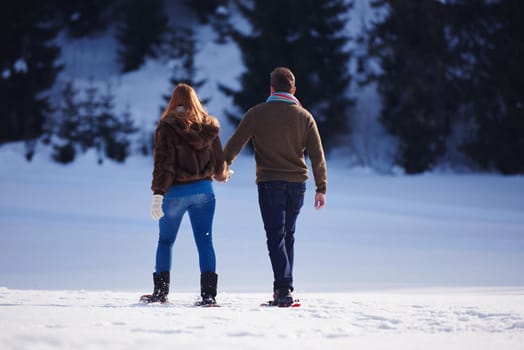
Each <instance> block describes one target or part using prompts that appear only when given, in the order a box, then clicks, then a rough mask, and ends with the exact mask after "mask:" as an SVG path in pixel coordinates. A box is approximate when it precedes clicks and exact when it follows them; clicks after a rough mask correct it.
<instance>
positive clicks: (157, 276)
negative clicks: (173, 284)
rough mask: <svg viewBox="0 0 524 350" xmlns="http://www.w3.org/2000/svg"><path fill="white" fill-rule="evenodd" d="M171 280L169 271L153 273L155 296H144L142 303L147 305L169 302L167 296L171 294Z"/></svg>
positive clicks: (141, 298)
mask: <svg viewBox="0 0 524 350" xmlns="http://www.w3.org/2000/svg"><path fill="white" fill-rule="evenodd" d="M169 280H170V277H169V271H162V272H160V273H153V284H154V289H153V294H146V295H142V297H140V301H141V302H143V303H146V304H149V303H167V302H169V301H168V300H167V295H168V294H169Z"/></svg>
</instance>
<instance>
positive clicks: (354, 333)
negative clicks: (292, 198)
mask: <svg viewBox="0 0 524 350" xmlns="http://www.w3.org/2000/svg"><path fill="white" fill-rule="evenodd" d="M300 296H301V298H302V302H303V306H302V307H301V308H293V309H279V308H267V307H265V308H264V307H260V306H258V304H259V303H260V302H261V301H262V300H265V299H266V298H267V295H266V294H260V293H223V294H221V295H220V300H221V303H222V307H220V308H205V309H203V308H196V307H192V306H191V304H192V303H193V301H195V300H196V299H195V298H196V294H195V293H178V294H175V295H173V296H172V297H171V301H172V304H171V305H154V306H145V305H140V304H137V303H136V300H137V299H136V297H137V295H136V293H130V292H113V291H107V292H94V291H85V290H68V291H46V290H12V289H7V288H1V289H0V328H1V329H2V332H1V333H0V348H1V349H2V350H11V349H13V350H14V349H145V348H170V349H211V348H212V349H217V350H220V349H228V350H229V349H261V350H262V349H264V350H265V349H315V350H316V349H349V348H351V349H373V350H380V349H427V350H432V349H446V350H453V349H457V350H458V349H460V350H465V349H475V350H483V349H485V350H488V349H489V350H491V349H515V350H518V349H522V346H523V345H524V290H523V289H470V290H466V289H460V290H409V291H400V292H399V291H388V292H373V293H370V292H367V293H355V292H351V293H302V294H301V295H300Z"/></svg>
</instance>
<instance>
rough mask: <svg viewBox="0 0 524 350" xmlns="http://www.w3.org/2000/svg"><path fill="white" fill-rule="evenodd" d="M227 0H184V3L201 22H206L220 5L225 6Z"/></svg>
mask: <svg viewBox="0 0 524 350" xmlns="http://www.w3.org/2000/svg"><path fill="white" fill-rule="evenodd" d="M228 1H229V0H184V5H185V6H187V7H188V8H189V9H191V10H193V11H194V12H195V13H196V15H197V16H198V19H199V20H200V22H201V23H204V24H205V23H208V22H209V21H210V17H213V15H214V14H215V12H216V10H217V8H218V7H220V6H226V5H227V3H228Z"/></svg>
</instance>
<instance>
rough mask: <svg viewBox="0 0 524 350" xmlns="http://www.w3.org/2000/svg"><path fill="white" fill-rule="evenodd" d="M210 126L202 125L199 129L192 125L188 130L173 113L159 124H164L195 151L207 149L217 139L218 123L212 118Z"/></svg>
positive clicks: (182, 121)
mask: <svg viewBox="0 0 524 350" xmlns="http://www.w3.org/2000/svg"><path fill="white" fill-rule="evenodd" d="M210 118H212V121H213V122H214V123H212V124H202V125H201V126H200V127H199V126H197V125H195V124H193V125H191V126H190V127H189V128H188V127H187V124H186V122H185V121H184V120H183V119H181V118H179V117H177V116H176V114H175V113H169V114H167V115H166V116H165V117H164V118H162V119H161V120H160V123H161V124H165V125H167V126H169V127H170V128H172V129H173V130H175V132H176V133H177V134H178V135H179V136H180V137H181V138H182V139H183V140H184V141H185V142H187V144H189V145H190V146H191V147H192V148H194V149H195V150H201V149H204V148H206V147H209V146H210V145H211V144H212V143H213V141H214V140H215V139H216V138H217V136H218V133H219V130H220V126H219V125H218V121H217V120H216V119H215V118H213V117H210Z"/></svg>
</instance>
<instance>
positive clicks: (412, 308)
mask: <svg viewBox="0 0 524 350" xmlns="http://www.w3.org/2000/svg"><path fill="white" fill-rule="evenodd" d="M1 150H2V152H0V163H1V164H3V165H6V166H2V167H1V168H0V193H1V194H2V195H1V196H0V228H1V230H0V287H2V286H3V287H2V288H0V329H1V330H2V331H1V332H0V349H2V350H4V349H72V348H75V349H135V348H136V349H143V348H152V347H166V346H167V347H169V348H176V349H189V348H195V347H196V348H213V349H268V348H286V349H347V348H349V347H351V348H354V349H373V350H375V349H421V348H424V349H429V350H431V349H447V350H449V349H475V350H478V349H522V347H523V344H524V287H523V286H524V280H523V279H524V248H523V247H524V244H523V234H524V230H523V228H524V215H522V214H523V212H524V199H523V196H522V193H524V192H523V190H524V177H502V176H496V175H482V174H468V175H456V174H426V175H422V176H402V175H401V176H380V175H376V174H374V173H373V172H368V171H366V170H365V169H362V170H356V169H352V170H351V169H349V168H347V167H346V166H345V165H344V164H343V161H342V160H340V159H339V160H329V161H328V169H329V187H328V197H327V199H328V200H327V207H326V208H324V209H322V210H321V211H318V212H316V211H315V210H314V209H313V193H314V190H313V188H314V186H313V184H312V183H311V181H309V182H308V184H307V185H308V188H309V190H308V192H307V194H306V201H305V205H304V208H303V211H302V213H301V216H300V217H299V220H298V224H297V233H296V260H295V287H296V290H295V293H294V294H295V297H297V298H299V299H300V300H301V303H302V307H301V308H297V309H279V308H263V307H260V306H259V304H260V303H261V302H263V301H266V300H268V299H269V298H270V297H271V285H272V274H271V268H270V264H269V259H268V256H267V251H266V247H265V237H264V231H263V225H262V222H261V220H260V214H259V209H258V204H257V196H256V186H255V184H254V160H253V159H252V158H251V157H250V156H247V155H242V156H240V157H239V159H238V160H237V161H236V162H235V163H234V166H233V168H234V170H235V174H234V176H233V178H232V179H231V181H230V182H229V183H227V184H216V185H215V191H216V196H217V211H216V216H215V223H214V231H213V236H214V242H215V248H216V253H217V272H218V274H219V295H218V301H219V302H220V303H221V304H222V307H220V308H211V309H210V308H207V309H202V308H195V307H192V306H191V305H192V304H193V302H194V301H196V300H197V298H198V293H199V290H198V289H199V285H198V283H199V271H198V260H197V254H196V248H195V246H194V242H193V240H192V235H191V229H190V225H189V222H188V221H189V220H187V217H186V218H185V219H184V221H183V223H182V226H181V228H180V232H179V235H178V238H177V241H176V243H175V247H174V256H173V269H172V286H171V293H170V300H171V303H172V304H170V305H166V306H160V305H153V306H144V305H140V304H138V298H139V296H140V295H141V294H143V293H147V292H151V289H152V278H151V273H152V271H153V268H154V251H155V248H156V240H157V232H158V231H157V224H156V222H154V221H153V220H152V219H151V218H150V214H149V210H150V202H151V192H150V190H149V184H150V180H151V160H150V159H146V158H141V157H132V158H130V159H129V160H128V161H127V163H126V164H125V165H117V164H113V163H111V162H106V163H104V164H103V165H102V166H95V165H94V164H95V163H96V159H95V156H94V155H93V154H88V155H86V156H85V157H83V158H80V159H79V160H78V161H77V162H75V163H74V164H72V165H69V166H60V165H57V164H54V163H50V162H49V160H48V158H47V156H46V155H45V154H43V153H37V155H36V157H35V159H34V160H33V162H32V163H27V162H26V161H25V160H23V157H22V156H21V154H22V151H23V147H22V146H21V145H5V146H3V147H2V149H1Z"/></svg>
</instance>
